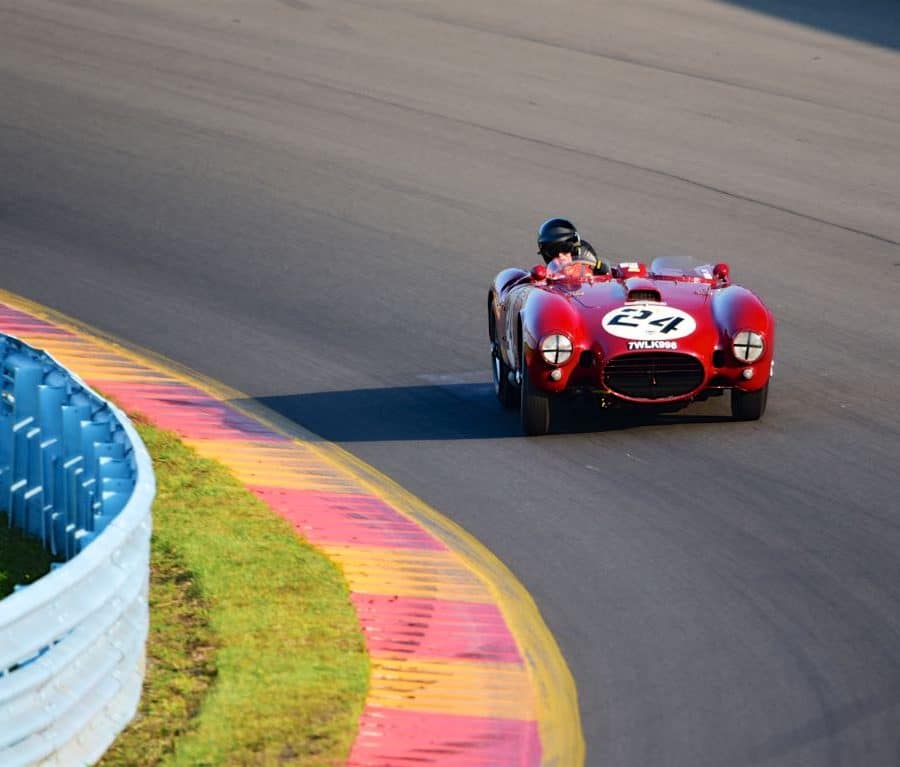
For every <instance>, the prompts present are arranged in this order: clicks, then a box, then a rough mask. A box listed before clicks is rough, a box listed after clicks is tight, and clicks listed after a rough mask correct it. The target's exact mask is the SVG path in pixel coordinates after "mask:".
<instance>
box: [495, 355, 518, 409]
mask: <svg viewBox="0 0 900 767" xmlns="http://www.w3.org/2000/svg"><path fill="white" fill-rule="evenodd" d="M491 373H492V375H493V378H494V393H495V394H496V395H497V399H498V400H500V404H501V405H503V407H505V408H507V409H512V408H514V407H515V406H516V405H518V404H519V390H518V388H517V387H516V385H515V384H513V383H511V382H510V380H509V374H510V369H509V365H507V364H506V363H505V362H504V361H503V357H501V356H500V350H499V349H498V348H497V346H496V344H494V348H493V350H492V351H491Z"/></svg>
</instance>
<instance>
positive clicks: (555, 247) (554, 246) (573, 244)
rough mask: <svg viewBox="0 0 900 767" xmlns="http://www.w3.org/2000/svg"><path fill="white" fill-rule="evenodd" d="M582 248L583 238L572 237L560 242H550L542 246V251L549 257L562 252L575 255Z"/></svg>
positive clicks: (554, 256)
mask: <svg viewBox="0 0 900 767" xmlns="http://www.w3.org/2000/svg"><path fill="white" fill-rule="evenodd" d="M580 249H581V240H580V239H577V238H574V237H573V238H571V239H568V240H562V241H560V242H548V243H546V244H544V245H543V246H541V253H542V254H543V255H545V256H547V257H548V258H556V257H557V256H558V255H559V254H560V253H571V254H572V255H573V256H574V255H576V254H577V253H578V251H579V250H580Z"/></svg>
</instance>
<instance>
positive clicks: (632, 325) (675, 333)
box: [603, 304, 697, 341]
mask: <svg viewBox="0 0 900 767" xmlns="http://www.w3.org/2000/svg"><path fill="white" fill-rule="evenodd" d="M603 329H604V330H605V331H606V332H607V333H609V334H610V335H613V336H618V337H619V338H627V339H629V340H630V341H654V340H666V341H671V340H673V339H675V338H684V337H685V336H689V335H690V334H691V333H693V332H694V331H695V330H696V329H697V323H696V321H695V320H694V318H693V317H691V315H690V314H688V313H687V312H683V311H681V309H675V308H674V307H672V306H652V305H649V304H641V305H637V306H620V307H619V308H618V309H613V310H612V311H611V312H607V313H606V314H605V315H604V316H603Z"/></svg>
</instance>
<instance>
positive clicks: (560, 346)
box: [541, 333, 572, 365]
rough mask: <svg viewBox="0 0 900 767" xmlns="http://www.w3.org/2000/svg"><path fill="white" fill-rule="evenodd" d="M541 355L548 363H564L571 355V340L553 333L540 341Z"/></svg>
mask: <svg viewBox="0 0 900 767" xmlns="http://www.w3.org/2000/svg"><path fill="white" fill-rule="evenodd" d="M541 355H542V356H543V358H544V362H546V363H547V364H548V365H565V364H566V362H568V361H569V357H571V356H572V340H571V339H570V338H569V337H568V336H564V335H562V334H560V333H553V334H552V335H549V336H547V337H546V338H544V340H543V341H541Z"/></svg>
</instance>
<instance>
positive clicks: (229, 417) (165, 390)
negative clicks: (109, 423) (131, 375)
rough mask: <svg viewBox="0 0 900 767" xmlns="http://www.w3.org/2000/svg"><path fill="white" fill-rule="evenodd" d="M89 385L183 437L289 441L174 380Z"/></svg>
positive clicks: (219, 401) (101, 382)
mask: <svg viewBox="0 0 900 767" xmlns="http://www.w3.org/2000/svg"><path fill="white" fill-rule="evenodd" d="M91 385H92V386H95V387H96V388H97V389H100V390H101V391H103V392H104V393H105V394H108V395H110V396H111V397H113V398H114V399H115V400H116V401H117V402H118V403H119V404H120V405H121V406H122V407H123V408H125V409H126V410H131V411H133V412H138V413H143V414H144V415H145V416H147V417H148V418H149V419H150V420H151V421H153V423H154V424H155V425H156V426H158V427H160V428H162V429H168V430H169V431H174V432H175V433H176V434H178V435H179V436H181V437H183V438H186V439H216V440H247V441H253V442H281V443H284V442H288V441H289V440H288V438H287V437H283V436H281V435H280V434H277V433H276V432H274V431H272V430H271V429H269V428H268V427H266V426H265V425H264V424H261V423H260V422H259V421H255V420H253V419H252V418H250V417H249V416H245V415H243V414H242V413H239V412H238V411H237V410H235V409H234V408H232V407H229V406H228V405H227V404H226V403H224V402H222V401H221V400H217V399H214V398H213V397H211V396H209V395H208V394H206V393H204V392H202V391H200V390H199V389H195V388H194V387H192V386H188V385H186V384H182V383H178V382H177V381H163V382H160V383H149V384H148V383H127V382H122V381H103V380H98V381H91Z"/></svg>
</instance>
